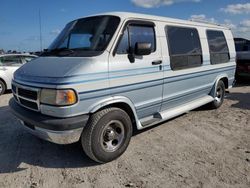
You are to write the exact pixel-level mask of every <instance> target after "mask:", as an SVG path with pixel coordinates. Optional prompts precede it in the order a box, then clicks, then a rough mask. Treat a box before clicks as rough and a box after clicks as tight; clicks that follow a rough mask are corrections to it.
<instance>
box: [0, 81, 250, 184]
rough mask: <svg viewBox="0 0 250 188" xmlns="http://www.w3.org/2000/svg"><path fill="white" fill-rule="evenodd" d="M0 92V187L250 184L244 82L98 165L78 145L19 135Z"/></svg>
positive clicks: (249, 106)
mask: <svg viewBox="0 0 250 188" xmlns="http://www.w3.org/2000/svg"><path fill="white" fill-rule="evenodd" d="M10 98H11V94H5V95H3V96H0V187H13V188H14V187H15V188H16V187H32V188H35V187H53V188H57V187H60V188H62V187H102V188H105V187H115V188H117V187H223V188H224V187H232V188H235V187H250V86H249V84H248V86H247V85H239V86H236V87H235V88H233V89H232V90H230V94H227V98H226V100H225V102H224V104H223V106H222V107H221V108H220V109H218V110H207V109H206V108H200V109H198V110H195V111H192V112H190V113H188V114H185V115H182V116H180V117H178V118H175V119H173V120H171V121H168V122H166V123H164V124H161V125H158V126H155V127H153V128H151V129H148V130H144V131H140V132H136V133H135V135H134V136H133V138H132V140H131V143H130V146H129V147H128V150H127V151H126V152H125V154H124V155H123V156H122V157H120V158H119V159H118V160H116V161H114V162H111V163H108V164H104V165H99V164H96V163H95V162H92V161H91V160H90V159H88V158H87V156H86V155H85V154H84V152H83V151H82V149H81V145H80V144H79V143H76V144H72V145H65V146H60V145H56V144H52V143H49V142H46V141H43V140H40V139H38V138H36V137H34V136H32V135H30V134H29V133H27V132H25V131H24V130H23V129H22V128H21V125H20V123H19V122H18V121H17V119H16V118H15V117H14V116H13V115H12V114H11V112H10V110H9V108H8V101H9V99H10Z"/></svg>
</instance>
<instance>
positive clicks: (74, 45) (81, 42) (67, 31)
mask: <svg viewBox="0 0 250 188" xmlns="http://www.w3.org/2000/svg"><path fill="white" fill-rule="evenodd" d="M119 23H120V18H119V17H115V16H94V17H88V18H82V19H79V20H75V21H72V22H70V23H69V24H67V25H66V26H65V28H64V29H63V30H62V32H61V33H60V34H59V36H58V37H57V38H56V39H55V41H54V42H53V43H52V44H51V45H50V46H49V48H48V49H47V50H45V52H43V53H42V56H77V57H89V56H97V55H100V54H101V53H102V52H103V51H104V50H105V49H106V47H107V46H108V44H109V42H110V40H111V38H112V37H113V35H114V33H115V31H116V29H117V27H118V25H119Z"/></svg>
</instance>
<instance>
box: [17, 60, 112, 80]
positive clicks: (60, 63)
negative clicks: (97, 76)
mask: <svg viewBox="0 0 250 188" xmlns="http://www.w3.org/2000/svg"><path fill="white" fill-rule="evenodd" d="M100 59H104V58H98V60H100ZM98 60H97V58H95V57H91V58H89V57H39V58H36V59H34V60H32V61H30V62H28V63H26V64H24V65H23V66H22V67H20V68H19V69H18V70H17V71H16V72H15V74H14V80H15V81H23V82H35V83H39V82H42V83H48V84H58V83H63V82H65V81H66V80H67V81H70V80H71V79H74V80H75V79H77V77H79V76H86V75H87V74H93V73H96V72H106V71H107V70H108V69H107V63H105V62H102V63H99V62H98ZM97 63H98V65H96V64H97ZM98 67H99V68H98ZM97 68H98V70H97Z"/></svg>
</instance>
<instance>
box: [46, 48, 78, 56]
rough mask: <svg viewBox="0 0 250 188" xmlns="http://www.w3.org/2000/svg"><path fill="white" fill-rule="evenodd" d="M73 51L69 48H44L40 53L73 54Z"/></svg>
mask: <svg viewBox="0 0 250 188" xmlns="http://www.w3.org/2000/svg"><path fill="white" fill-rule="evenodd" d="M74 52H75V51H74V50H72V49H69V48H54V49H51V50H46V51H44V52H43V54H42V55H44V56H50V55H58V56H68V55H71V54H73V53H74Z"/></svg>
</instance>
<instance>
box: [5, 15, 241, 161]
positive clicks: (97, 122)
mask: <svg viewBox="0 0 250 188" xmlns="http://www.w3.org/2000/svg"><path fill="white" fill-rule="evenodd" d="M235 67H236V63H235V47H234V41H233V36H232V32H231V31H230V29H228V28H226V27H222V26H219V25H211V24H205V23H196V22H192V21H184V20H177V19H170V18H164V17H157V16H150V15H141V14H133V13H121V12H118V13H117V12H116V13H113V12H111V13H106V14H100V15H95V16H90V17H86V18H81V19H77V20H74V21H72V22H70V23H68V24H67V25H66V27H65V28H64V30H63V31H62V32H61V34H60V35H59V36H58V37H57V39H56V40H55V41H54V42H53V43H52V45H51V46H50V47H49V48H48V50H47V51H45V52H44V53H43V54H42V56H41V57H39V58H37V59H35V60H34V61H32V62H29V63H27V64H25V65H24V66H23V67H21V68H20V69H19V70H18V71H16V73H15V75H14V79H13V82H12V90H13V93H14V99H12V100H10V103H9V105H10V107H11V109H12V110H13V112H14V114H15V115H16V116H17V117H18V118H19V119H20V120H21V122H22V124H23V127H25V128H26V129H27V130H28V131H29V132H31V133H32V134H34V135H37V136H38V137H40V138H42V139H45V140H48V141H51V142H54V143H58V144H69V143H73V142H77V141H80V142H81V143H82V146H83V149H84V151H85V152H86V154H87V155H88V156H89V157H90V158H92V159H93V160H95V161H97V162H100V163H105V162H109V161H112V160H114V159H116V158H117V157H119V156H120V155H122V153H123V152H124V151H125V150H126V148H127V146H128V144H129V142H130V138H131V136H132V130H133V128H137V129H144V128H146V127H149V126H152V125H155V124H157V123H160V122H163V121H166V120H168V119H170V118H173V117H175V116H178V115H180V114H183V113H186V112H188V111H190V110H192V109H195V108H197V107H200V106H202V105H205V104H208V103H210V106H211V107H213V108H219V107H220V106H221V104H222V103H223V99H224V95H225V89H229V88H231V87H232V84H233V82H234V74H235ZM152 144H153V143H152Z"/></svg>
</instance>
